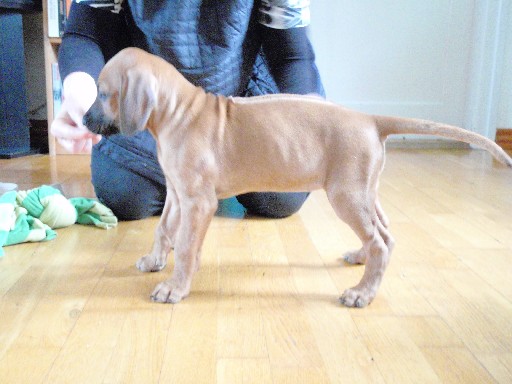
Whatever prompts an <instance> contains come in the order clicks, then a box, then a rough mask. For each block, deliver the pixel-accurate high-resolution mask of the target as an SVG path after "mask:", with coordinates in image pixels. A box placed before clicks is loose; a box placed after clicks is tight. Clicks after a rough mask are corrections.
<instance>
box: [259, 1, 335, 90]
mask: <svg viewBox="0 0 512 384" xmlns="http://www.w3.org/2000/svg"><path fill="white" fill-rule="evenodd" d="M258 14H259V18H258V19H259V23H260V29H261V35H262V44H263V52H264V53H265V57H266V59H267V62H268V66H269V69H270V72H271V74H272V77H273V78H274V80H275V82H276V84H277V86H278V88H279V91H280V92H282V93H295V94H307V93H317V94H319V95H321V96H325V92H324V89H323V86H322V82H321V80H320V74H319V72H318V69H317V67H316V64H315V53H314V50H313V47H312V45H311V42H310V41H309V38H308V35H307V26H308V25H309V22H310V14H309V0H262V1H261V2H260V5H259V13H258Z"/></svg>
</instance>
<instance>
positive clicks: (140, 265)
mask: <svg viewBox="0 0 512 384" xmlns="http://www.w3.org/2000/svg"><path fill="white" fill-rule="evenodd" d="M135 266H136V267H137V269H138V270H139V271H141V272H158V271H161V270H162V269H164V268H165V263H159V262H158V261H157V260H156V259H155V258H154V257H152V256H151V255H146V256H143V257H141V258H140V259H139V260H137V263H135Z"/></svg>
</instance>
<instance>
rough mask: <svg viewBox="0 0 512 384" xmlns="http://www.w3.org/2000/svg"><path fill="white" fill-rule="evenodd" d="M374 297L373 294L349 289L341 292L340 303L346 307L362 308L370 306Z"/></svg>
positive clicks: (357, 289)
mask: <svg viewBox="0 0 512 384" xmlns="http://www.w3.org/2000/svg"><path fill="white" fill-rule="evenodd" d="M374 297H375V295H374V294H370V293H369V292H368V291H366V290H362V289H359V288H350V289H347V290H346V291H345V292H343V295H342V296H341V297H340V303H341V304H343V305H344V306H346V307H356V308H363V307H366V306H367V305H368V304H370V303H371V302H372V300H373V298H374Z"/></svg>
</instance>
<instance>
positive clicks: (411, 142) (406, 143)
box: [386, 138, 470, 149]
mask: <svg viewBox="0 0 512 384" xmlns="http://www.w3.org/2000/svg"><path fill="white" fill-rule="evenodd" d="M386 147H387V148H397V149H468V148H470V146H469V144H466V143H462V142H460V141H455V140H446V139H407V140H403V139H398V138H394V139H389V140H388V141H386Z"/></svg>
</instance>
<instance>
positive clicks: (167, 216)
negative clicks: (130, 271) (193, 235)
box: [136, 182, 180, 272]
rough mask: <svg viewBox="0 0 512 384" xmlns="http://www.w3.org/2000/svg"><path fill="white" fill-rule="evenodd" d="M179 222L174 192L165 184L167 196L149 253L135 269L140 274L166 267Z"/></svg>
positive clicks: (177, 204)
mask: <svg viewBox="0 0 512 384" xmlns="http://www.w3.org/2000/svg"><path fill="white" fill-rule="evenodd" d="M179 220H180V206H179V201H178V197H177V195H176V191H175V190H174V188H173V187H172V185H171V184H170V183H169V182H168V183H167V196H166V199H165V204H164V209H163V211H162V215H161V216H160V222H159V223H158V226H157V227H156V229H155V237H154V241H153V247H152V249H151V252H150V253H148V254H147V255H146V256H143V257H141V258H140V259H139V260H138V261H137V263H136V266H137V268H138V269H139V270H140V271H142V272H158V271H161V270H162V269H164V268H165V266H166V265H167V258H168V256H169V253H170V252H171V249H172V247H173V244H174V240H175V237H176V231H177V227H178V224H179Z"/></svg>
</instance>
